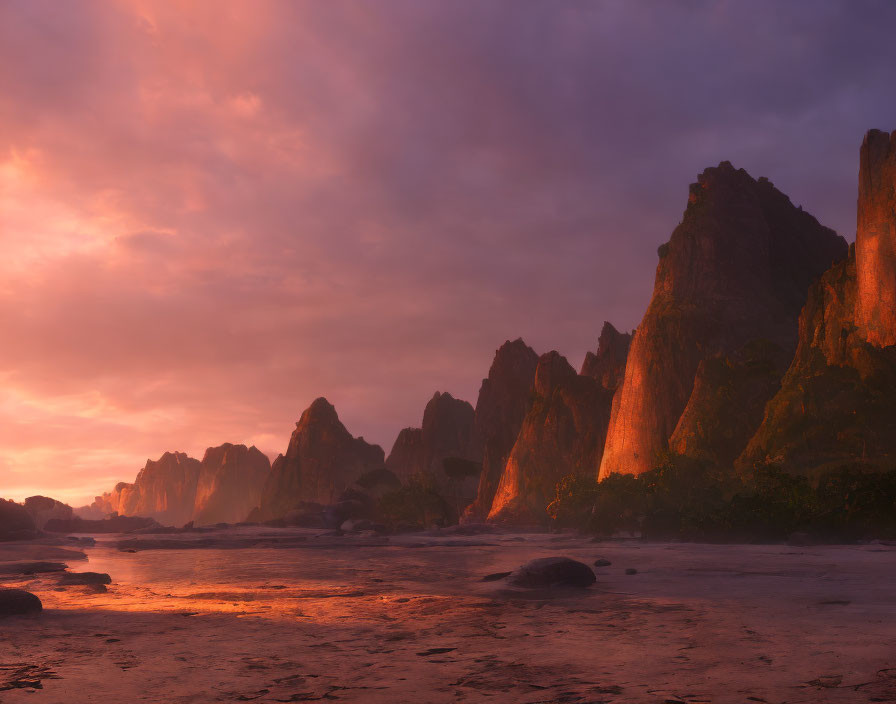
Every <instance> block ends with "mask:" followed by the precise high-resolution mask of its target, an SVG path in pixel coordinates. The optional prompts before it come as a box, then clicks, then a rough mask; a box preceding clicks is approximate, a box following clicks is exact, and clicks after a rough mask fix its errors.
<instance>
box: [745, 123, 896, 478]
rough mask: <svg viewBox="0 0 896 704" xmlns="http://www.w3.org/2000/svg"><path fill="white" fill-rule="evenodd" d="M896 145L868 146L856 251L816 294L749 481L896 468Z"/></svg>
mask: <svg viewBox="0 0 896 704" xmlns="http://www.w3.org/2000/svg"><path fill="white" fill-rule="evenodd" d="M894 135H896V132H894ZM892 145H893V139H892V138H890V135H888V134H887V133H885V132H878V131H877V130H872V131H871V132H869V133H868V135H867V136H866V137H865V140H864V142H863V144H862V148H861V157H860V161H861V167H860V170H859V203H858V230H857V235H856V243H855V246H854V247H853V248H852V249H851V250H850V253H849V257H848V258H847V259H846V260H845V261H842V262H840V263H838V264H836V265H835V266H834V267H832V268H831V269H830V270H829V271H827V272H826V273H825V274H824V276H822V277H821V279H820V280H819V281H818V282H816V283H815V284H814V285H813V286H812V287H811V289H810V291H809V297H808V301H807V303H806V305H805V307H804V309H803V311H802V314H801V315H800V322H799V345H798V347H797V350H796V354H795V356H794V358H793V362H792V363H791V365H790V368H789V369H788V370H787V374H786V375H785V376H784V379H783V381H782V384H781V389H780V391H779V392H778V393H777V394H776V395H775V396H774V398H773V399H772V400H771V401H770V402H769V404H768V405H767V407H766V409H765V414H764V417H763V421H762V424H761V426H760V428H759V430H758V431H757V432H756V434H755V435H754V437H753V438H752V439H751V440H750V443H749V445H748V446H747V448H746V450H745V451H744V453H743V455H742V456H741V458H740V459H739V461H738V467H739V469H740V470H741V471H742V472H749V471H751V469H752V468H753V467H755V466H756V465H760V464H778V465H781V466H783V467H785V468H787V469H788V470H791V471H800V472H803V473H806V474H813V473H815V472H817V471H821V470H823V469H825V468H827V467H832V466H837V465H841V464H844V463H851V464H856V463H858V464H863V465H877V466H880V465H882V466H891V465H892V463H893V462H894V461H896V402H894V399H896V346H894V345H893V334H894V331H896V327H894V325H893V317H892V316H893V315H894V314H896V309H894V308H893V303H891V302H889V301H891V300H892V299H891V296H892V291H893V286H894V285H896V266H894V264H896V262H894V260H893V258H892V253H893V252H894V251H896V209H894V198H893V194H894V191H896V168H894V157H893V155H894V150H893V146H892ZM863 271H864V273H863Z"/></svg>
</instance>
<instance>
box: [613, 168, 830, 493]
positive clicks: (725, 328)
mask: <svg viewBox="0 0 896 704" xmlns="http://www.w3.org/2000/svg"><path fill="white" fill-rule="evenodd" d="M846 253H847V245H846V242H845V241H844V240H843V238H842V237H839V236H838V235H837V234H836V233H834V232H833V231H832V230H829V229H828V228H826V227H823V226H822V225H820V224H819V223H818V222H817V221H816V220H815V218H813V217H812V216H811V215H809V214H808V213H805V212H803V210H802V209H801V208H797V207H796V206H794V205H793V204H792V203H791V202H790V200H789V199H788V198H787V196H785V195H784V194H783V193H781V192H780V191H778V190H777V189H776V188H775V187H774V186H773V185H772V184H771V183H770V182H769V181H768V180H766V179H759V180H758V181H757V180H754V179H752V178H751V177H750V176H749V174H747V172H746V171H744V170H742V169H739V170H738V169H735V168H734V167H733V166H731V164H730V163H728V162H722V163H721V164H720V165H719V166H718V167H716V168H710V169H706V171H704V172H703V173H702V174H701V175H700V176H699V178H698V182H697V183H695V184H692V185H691V188H690V195H689V199H688V206H687V209H686V210H685V213H684V217H683V219H682V222H681V224H679V225H678V227H677V228H676V229H675V231H674V232H673V233H672V237H671V239H670V240H669V242H668V243H667V244H664V245H663V246H661V247H660V250H659V255H660V261H659V264H658V266H657V272H656V283H655V287H654V292H653V298H652V300H651V302H650V305H649V306H648V308H647V312H646V313H645V314H644V318H643V320H642V322H641V324H640V325H639V326H638V329H637V330H636V331H635V334H634V337H633V339H632V343H631V349H630V350H629V355H628V361H627V364H626V369H625V376H624V379H623V382H622V385H621V386H620V388H619V392H618V393H617V395H616V397H615V399H614V401H613V411H612V418H611V421H610V428H609V431H608V433H607V441H606V449H605V451H604V453H603V460H602V463H601V470H600V476H601V477H606V476H607V475H609V474H610V473H613V472H621V473H628V474H639V473H641V472H644V471H647V470H649V469H651V468H652V467H653V465H654V463H655V461H656V459H657V457H658V455H659V454H660V453H661V452H663V451H665V450H667V449H668V448H669V440H670V437H671V436H672V435H673V433H674V431H675V429H676V426H677V425H678V424H679V421H680V420H681V417H682V413H683V412H684V410H685V408H686V406H687V405H688V401H689V399H690V398H691V396H692V394H693V392H694V382H695V378H696V376H697V372H698V368H699V367H700V364H701V362H704V360H709V359H710V358H712V357H715V356H717V355H723V356H729V355H738V354H741V353H740V350H743V349H744V348H745V347H746V346H747V345H749V344H751V343H753V342H754V341H758V340H767V341H769V342H771V343H773V344H775V345H778V346H779V347H781V348H782V349H783V350H784V351H785V353H786V354H791V353H792V351H793V349H794V347H795V345H796V337H797V319H798V316H799V312H800V308H801V307H802V305H803V303H804V302H805V297H806V290H807V288H808V287H809V284H810V283H811V282H812V281H813V280H814V279H816V278H817V277H818V276H819V275H820V274H821V273H822V272H824V271H825V270H826V269H827V268H829V267H830V266H831V264H832V263H833V262H835V261H838V260H840V259H842V258H843V257H845V256H846ZM700 393H701V394H703V393H704V392H703V391H701V392H700ZM740 393H741V392H738V394H740ZM744 393H746V394H747V395H749V392H744ZM738 394H735V397H736V396H738ZM709 396H710V397H712V396H713V394H709ZM696 402H697V399H696V398H695V403H696ZM748 415H749V414H748Z"/></svg>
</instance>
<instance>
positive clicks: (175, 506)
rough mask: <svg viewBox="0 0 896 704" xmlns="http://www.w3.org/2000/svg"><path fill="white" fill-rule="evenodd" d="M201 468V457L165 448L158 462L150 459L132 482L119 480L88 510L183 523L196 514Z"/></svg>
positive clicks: (168, 522)
mask: <svg viewBox="0 0 896 704" xmlns="http://www.w3.org/2000/svg"><path fill="white" fill-rule="evenodd" d="M199 470H200V464H199V460H197V459H194V458H192V457H190V456H188V455H186V454H184V453H183V452H166V453H165V454H164V455H162V456H161V457H160V458H159V459H158V460H156V461H155V462H153V461H152V460H147V461H146V466H145V467H144V468H143V469H141V470H140V472H139V473H138V474H137V478H136V479H135V480H134V483H133V484H128V483H126V482H119V483H118V484H116V485H115V489H113V490H112V491H111V492H107V493H105V494H103V495H102V496H97V497H96V499H94V502H93V504H92V505H91V509H92V510H91V511H90V512H89V514H96V513H99V514H100V515H109V514H112V513H117V514H120V515H122V516H143V517H146V518H154V519H156V520H157V521H158V522H159V523H161V524H163V525H175V526H179V525H183V524H184V523H186V522H187V521H189V520H191V519H192V517H193V504H194V502H195V500H196V485H197V482H198V481H199ZM79 513H81V515H82V516H83V515H84V513H83V512H79ZM89 514H88V515H89Z"/></svg>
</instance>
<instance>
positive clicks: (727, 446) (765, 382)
mask: <svg viewBox="0 0 896 704" xmlns="http://www.w3.org/2000/svg"><path fill="white" fill-rule="evenodd" d="M788 362H789V356H788V354H787V352H786V351H785V350H784V349H783V348H781V347H780V346H779V345H776V344H774V343H772V342H769V341H767V340H756V341H754V342H752V343H749V344H747V345H746V346H745V347H743V348H741V349H740V350H737V351H736V352H734V353H732V354H730V355H724V354H720V355H716V356H713V357H709V358H707V359H704V360H703V361H701V362H700V365H699V366H698V367H697V375H696V377H695V379H694V389H693V391H692V392H691V396H690V398H689V399H688V403H687V406H685V409H684V411H683V412H682V414H681V418H679V419H678V424H677V425H676V426H675V430H674V431H673V433H672V437H671V438H669V449H670V450H671V451H672V452H673V453H675V454H679V455H686V456H688V457H692V458H694V459H697V460H700V461H702V462H705V463H707V464H709V465H712V466H715V467H722V468H727V469H730V468H731V467H733V466H734V461H735V460H736V459H737V457H738V455H740V453H741V452H743V449H744V447H746V445H747V443H748V442H749V440H750V437H751V436H752V435H753V433H754V432H755V431H756V428H758V427H759V424H760V423H761V422H762V415H763V412H764V411H765V404H766V402H767V401H768V400H769V399H770V398H771V397H772V396H773V395H774V394H775V393H776V392H777V390H778V389H779V388H780V385H781V377H782V376H783V375H784V372H785V371H786V370H787V364H788Z"/></svg>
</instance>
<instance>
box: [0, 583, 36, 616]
mask: <svg viewBox="0 0 896 704" xmlns="http://www.w3.org/2000/svg"><path fill="white" fill-rule="evenodd" d="M41 609H43V604H41V603H40V599H38V598H37V597H36V596H34V594H32V593H31V592H26V591H25V590H24V589H0V616H16V615H18V614H30V613H37V612H38V611H40V610H41Z"/></svg>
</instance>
